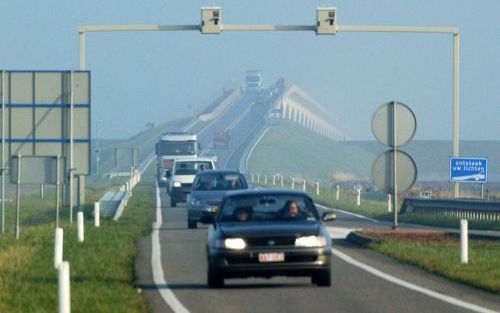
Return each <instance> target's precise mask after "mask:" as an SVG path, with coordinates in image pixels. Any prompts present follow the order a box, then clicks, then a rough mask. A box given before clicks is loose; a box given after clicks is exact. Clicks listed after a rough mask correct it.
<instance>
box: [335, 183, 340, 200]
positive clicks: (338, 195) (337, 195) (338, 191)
mask: <svg viewBox="0 0 500 313" xmlns="http://www.w3.org/2000/svg"><path fill="white" fill-rule="evenodd" d="M339 198H340V186H339V185H337V193H336V194H335V199H336V200H338V199H339Z"/></svg>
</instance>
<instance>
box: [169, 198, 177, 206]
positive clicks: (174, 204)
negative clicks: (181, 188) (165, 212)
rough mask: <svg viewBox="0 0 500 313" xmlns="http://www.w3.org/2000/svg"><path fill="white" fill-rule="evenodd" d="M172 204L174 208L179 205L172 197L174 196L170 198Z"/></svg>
mask: <svg viewBox="0 0 500 313" xmlns="http://www.w3.org/2000/svg"><path fill="white" fill-rule="evenodd" d="M170 206H171V207H172V208H175V207H176V206H177V202H176V201H175V200H174V199H172V198H170Z"/></svg>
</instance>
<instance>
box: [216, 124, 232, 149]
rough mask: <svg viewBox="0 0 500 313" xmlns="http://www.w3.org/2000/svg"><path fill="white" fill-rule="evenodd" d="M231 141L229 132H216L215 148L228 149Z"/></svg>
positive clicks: (222, 130) (221, 130) (220, 130)
mask: <svg viewBox="0 0 500 313" xmlns="http://www.w3.org/2000/svg"><path fill="white" fill-rule="evenodd" d="M230 140H231V134H230V133H229V130H226V129H217V130H215V131H214V138H213V147H214V148H216V149H217V148H222V149H227V148H228V147H229V141H230Z"/></svg>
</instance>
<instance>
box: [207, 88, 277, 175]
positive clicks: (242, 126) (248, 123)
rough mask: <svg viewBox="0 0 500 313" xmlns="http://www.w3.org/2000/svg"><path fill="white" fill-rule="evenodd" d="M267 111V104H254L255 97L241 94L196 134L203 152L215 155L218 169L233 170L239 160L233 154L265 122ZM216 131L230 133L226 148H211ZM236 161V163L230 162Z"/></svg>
mask: <svg viewBox="0 0 500 313" xmlns="http://www.w3.org/2000/svg"><path fill="white" fill-rule="evenodd" d="M268 110H269V103H262V104H256V102H255V96H252V95H245V94H243V95H242V96H241V97H240V98H239V99H238V100H237V101H236V102H235V103H234V104H232V105H231V106H230V107H229V108H228V109H226V111H225V112H224V113H223V114H222V115H221V116H220V117H218V118H217V119H215V120H214V121H212V122H210V123H209V124H208V125H207V126H205V128H203V129H202V130H201V131H200V132H199V133H198V139H199V141H200V143H201V144H202V146H203V150H204V151H212V152H215V153H216V154H217V157H218V164H217V166H218V167H219V168H235V164H239V163H238V162H239V158H238V156H237V155H235V153H233V152H235V151H237V150H238V148H239V147H240V145H241V144H244V143H245V141H246V140H247V139H248V138H249V137H251V136H252V135H253V134H254V133H255V132H256V131H257V130H258V129H260V128H261V127H262V125H263V123H264V122H265V121H264V115H265V113H266V112H267V111H268ZM218 129H226V130H228V131H229V132H230V135H231V140H230V143H229V147H228V148H224V149H222V148H217V149H214V148H213V146H212V139H213V133H214V131H215V130H218ZM236 159H237V160H238V162H230V161H232V160H236Z"/></svg>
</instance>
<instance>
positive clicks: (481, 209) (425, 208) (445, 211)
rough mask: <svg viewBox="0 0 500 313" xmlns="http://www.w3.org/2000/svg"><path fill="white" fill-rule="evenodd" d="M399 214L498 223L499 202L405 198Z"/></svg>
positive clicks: (499, 213) (499, 215)
mask: <svg viewBox="0 0 500 313" xmlns="http://www.w3.org/2000/svg"><path fill="white" fill-rule="evenodd" d="M401 213H415V214H421V215H438V216H444V217H450V218H465V219H468V220H482V221H500V201H491V200H473V199H420V198H406V199H405V200H404V201H403V204H402V206H401Z"/></svg>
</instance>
